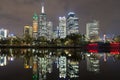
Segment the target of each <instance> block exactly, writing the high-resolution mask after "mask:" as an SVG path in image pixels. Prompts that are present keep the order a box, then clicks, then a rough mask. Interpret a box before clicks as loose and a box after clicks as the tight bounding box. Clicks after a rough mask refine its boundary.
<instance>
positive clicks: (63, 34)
mask: <svg viewBox="0 0 120 80" xmlns="http://www.w3.org/2000/svg"><path fill="white" fill-rule="evenodd" d="M59 37H60V38H65V37H66V17H59Z"/></svg>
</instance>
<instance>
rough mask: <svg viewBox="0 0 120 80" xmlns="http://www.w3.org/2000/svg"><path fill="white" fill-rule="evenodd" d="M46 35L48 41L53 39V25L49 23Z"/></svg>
mask: <svg viewBox="0 0 120 80" xmlns="http://www.w3.org/2000/svg"><path fill="white" fill-rule="evenodd" d="M47 35H48V36H47V38H48V40H51V39H52V38H53V23H52V22H51V21H48V22H47Z"/></svg>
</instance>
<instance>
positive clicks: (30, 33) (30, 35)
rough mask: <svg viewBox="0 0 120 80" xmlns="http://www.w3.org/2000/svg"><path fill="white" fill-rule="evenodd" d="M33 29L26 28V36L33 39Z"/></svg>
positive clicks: (30, 27)
mask: <svg viewBox="0 0 120 80" xmlns="http://www.w3.org/2000/svg"><path fill="white" fill-rule="evenodd" d="M32 32H33V28H32V26H24V36H29V37H32Z"/></svg>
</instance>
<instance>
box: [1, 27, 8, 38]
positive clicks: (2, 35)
mask: <svg viewBox="0 0 120 80" xmlns="http://www.w3.org/2000/svg"><path fill="white" fill-rule="evenodd" d="M7 36H8V30H7V29H3V28H2V29H0V39H2V38H7Z"/></svg>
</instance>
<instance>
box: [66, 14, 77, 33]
mask: <svg viewBox="0 0 120 80" xmlns="http://www.w3.org/2000/svg"><path fill="white" fill-rule="evenodd" d="M78 21H79V19H78V18H77V17H76V16H75V13H74V12H69V13H68V16H67V35H70V34H77V33H79V24H78Z"/></svg>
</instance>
